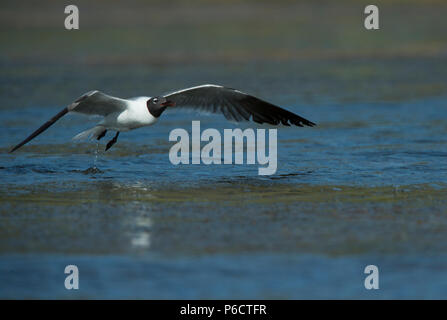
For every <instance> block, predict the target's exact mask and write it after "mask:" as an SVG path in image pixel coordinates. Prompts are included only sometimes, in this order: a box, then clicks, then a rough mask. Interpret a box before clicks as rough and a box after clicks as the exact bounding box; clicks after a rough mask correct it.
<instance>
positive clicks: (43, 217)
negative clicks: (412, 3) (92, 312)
mask: <svg viewBox="0 0 447 320" xmlns="http://www.w3.org/2000/svg"><path fill="white" fill-rule="evenodd" d="M327 5H328V4H327ZM48 6H50V7H48V8H46V7H44V8H46V9H47V10H46V11H45V12H51V8H52V7H51V5H48ZM115 6H118V5H115ZM232 6H233V5H229V6H226V5H222V8H221V9H222V10H221V11H220V12H221V14H222V16H221V17H220V18H218V19H216V21H213V22H210V21H207V22H206V23H208V24H209V25H207V27H209V28H205V29H203V28H200V25H196V24H197V23H202V22H199V21H202V20H201V19H192V18H191V17H196V15H199V16H201V17H202V16H208V15H205V14H204V13H203V12H201V10H204V11H206V12H207V14H208V13H209V12H213V11H212V10H211V11H209V10H210V9H209V8H207V7H206V6H205V8H202V7H200V9H197V10H198V11H197V12H196V11H186V13H185V15H186V16H185V17H184V18H185V19H186V20H185V21H182V20H181V21H180V22H176V23H174V22H172V23H173V24H172V25H171V24H170V25H169V27H168V28H164V29H163V31H160V32H162V33H164V35H166V37H162V38H163V39H171V40H172V39H178V42H176V41H169V42H166V40H160V41H161V44H160V46H162V47H163V46H164V47H165V48H166V47H167V48H169V49H170V50H169V52H168V53H167V54H166V55H160V54H159V53H158V51H157V50H159V49H157V48H158V47H156V48H152V47H151V45H150V41H145V42H143V43H142V42H139V41H133V40H132V39H134V38H135V39H141V37H143V34H141V33H144V32H143V31H142V30H143V29H144V28H143V27H141V26H139V25H138V24H137V26H133V25H132V24H130V25H131V26H132V27H129V29H125V30H124V31H120V32H122V34H121V33H117V32H115V31H116V30H115V29H113V28H114V27H111V26H108V25H107V23H106V24H105V29H104V30H103V29H98V30H97V32H100V33H101V34H102V35H103V36H104V37H105V40H104V39H103V38H101V37H99V38H101V39H103V40H100V41H103V43H102V45H101V46H98V45H97V43H96V41H94V40H95V39H97V38H98V37H94V38H91V37H88V36H87V35H88V31H85V30H79V32H80V33H79V36H73V37H72V38H70V39H71V41H73V44H71V43H66V42H65V41H66V39H65V40H61V38H59V33H58V32H57V31H49V30H47V29H45V28H44V27H36V26H34V28H35V29H31V28H28V29H27V30H28V31H29V33H28V34H25V33H24V32H23V31H22V30H21V29H20V28H17V29H14V35H15V37H11V36H10V35H6V34H1V38H0V40H1V41H3V43H5V42H4V41H8V42H11V41H12V43H13V44H14V46H12V47H8V48H5V50H4V51H3V53H2V54H1V56H0V58H1V65H2V72H1V74H0V81H1V83H2V85H3V88H2V91H1V92H0V102H1V103H0V284H1V286H0V297H1V298H68V299H70V298H186V299H195V298H253V299H255V298H286V299H290V298H362V299H363V298H365V299H376V298H447V287H446V286H447V281H446V280H447V278H446V276H445V269H446V265H447V255H446V254H447V246H446V243H447V241H446V234H447V216H446V213H447V210H446V202H447V201H446V197H445V194H446V191H447V161H446V159H447V149H446V142H447V138H446V137H447V108H446V104H447V91H446V90H445V88H446V85H447V78H446V77H445V74H446V71H447V70H446V66H447V63H446V62H447V61H446V57H445V54H443V53H442V52H445V51H442V50H441V49H442V48H445V44H444V42H441V40H439V39H443V37H444V35H443V34H442V37H441V36H440V35H439V33H437V32H436V31H435V30H438V29H439V30H445V28H443V26H444V24H445V22H443V21H444V19H443V18H442V17H440V16H438V14H437V12H441V11H442V10H435V9H434V8H432V9H430V8H429V7H425V6H422V7H409V8H408V11H407V12H409V14H410V16H411V14H412V13H414V14H415V12H419V10H426V11H427V12H428V13H430V14H431V16H430V17H431V20H432V21H431V22H429V21H425V23H426V25H432V26H433V28H432V29H430V28H428V29H427V28H426V27H424V28H423V30H422V29H421V30H419V29H414V30H413V32H410V31H411V30H410V31H409V32H410V33H411V34H414V35H415V36H414V39H407V38H405V37H403V36H402V35H401V34H400V33H399V32H400V31H399V30H400V29H398V28H393V29H392V30H393V31H392V32H389V33H385V32H384V33H382V34H377V33H376V34H374V36H373V37H372V39H369V40H368V41H367V42H364V41H363V40H362V39H363V38H361V37H360V36H358V37H355V36H354V34H353V33H355V32H357V31H355V30H357V29H355V28H354V27H353V25H352V24H353V23H354V22H353V20H352V21H351V20H349V19H347V20H346V24H343V23H342V24H341V25H340V28H341V29H339V31H338V32H341V33H342V34H350V35H351V38H349V37H348V38H344V37H341V38H340V39H345V40H344V41H347V42H343V41H342V40H340V41H341V42H336V41H335V40H333V39H334V38H333V36H334V34H333V32H335V31H333V30H334V28H329V26H327V25H326V24H325V22H324V21H326V20H324V19H322V18H321V17H323V16H321V17H320V15H319V13H318V12H320V11H318V10H319V9H320V7H318V6H317V7H315V8H314V7H313V6H314V5H312V4H307V5H302V6H301V5H300V10H297V11H295V14H291V13H290V14H289V11H290V10H289V9H288V8H289V7H287V6H280V7H275V10H277V11H275V12H279V13H281V15H280V16H281V17H282V20H281V21H282V22H281V23H279V22H278V21H277V23H276V24H273V25H272V26H271V30H270V31H269V32H267V31H266V29H265V28H264V29H260V30H257V28H256V27H254V26H257V23H260V22H258V21H265V19H259V17H265V15H267V13H268V12H271V11H269V10H266V11H263V10H262V8H263V6H267V7H268V6H269V5H268V4H263V5H259V7H256V8H257V9H256V10H254V11H252V10H251V9H250V8H251V7H250V6H248V7H247V6H245V5H240V4H239V5H237V4H236V5H234V6H239V7H238V8H239V10H237V11H236V12H240V15H241V16H240V17H239V16H238V17H236V18H234V17H233V16H231V15H230V14H229V13H228V12H234V10H233V9H234V8H233V7H232ZM113 8H114V7H113V6H112V7H111V9H110V10H112V11H111V14H112V16H113V12H115V11H113V10H114V9H113ZM312 8H313V9H315V10H314V11H312V10H311V9H312ZM342 8H343V9H346V8H348V9H349V10H348V11H343V12H344V14H347V15H348V14H349V13H352V10H354V9H352V8H353V7H352V5H346V4H344V5H342ZM342 8H338V7H337V6H335V7H334V8H332V9H333V10H335V11H334V12H337V10H341V9H342ZM118 9H119V8H118ZM248 9H250V10H249V11H247V10H248ZM268 9H271V8H270V7H268ZM316 9H318V10H316ZM389 9H390V10H392V11H391V12H394V14H395V17H396V19H397V20H399V19H400V22H402V20H405V19H406V18H405V17H403V16H400V15H398V13H397V12H400V10H397V8H396V7H394V6H391V7H390V8H389ZM42 10H43V9H42ZM91 10H92V11H91V14H92V16H95V15H94V12H95V11H94V10H95V9H94V8H92V9H91ZM157 10H159V11H160V10H161V11H163V10H164V9H163V7H161V8H159V7H157ZM207 10H208V11H207ZM226 10H228V12H227V11H226ZM244 10H245V11H244ZM308 10H311V11H312V12H313V13H312V14H313V15H316V17H317V18H318V17H320V19H312V20H315V21H320V22H321V21H323V22H322V25H319V27H318V28H319V29H318V28H317V29H314V30H315V32H316V33H315V39H310V38H308V35H306V33H305V32H304V31H300V30H301V29H299V28H298V26H300V25H301V23H305V24H306V25H307V24H312V23H314V22H310V21H307V18H306V17H307V16H308V12H309V11H308ZM393 10H395V11H393ZM136 11H141V12H143V10H136ZM136 11H135V12H134V13H135V15H136V17H138V13H137V12H136ZM84 12H85V11H84ZM151 12H153V10H152V11H151ZM156 12H158V11H156ZM249 12H252V13H250V14H249ZM298 12H301V13H300V14H298ZM324 12H325V11H324V10H323V13H324ZM424 12H425V11H424ZM159 13H160V12H159ZM323 13H321V14H323ZM326 13H327V12H326ZM29 14H32V13H29ZM42 14H43V13H42ZM88 14H89V13H87V16H86V18H85V19H86V20H85V21H86V23H87V25H88V26H90V27H89V28H95V25H94V24H93V22H92V21H93V20H89V16H88ZM176 14H178V15H180V14H179V13H176ZM252 14H254V15H255V16H252ZM131 16H132V15H129V17H131ZM180 16H181V15H180ZM230 16H231V17H232V18H231V19H232V21H233V22H234V24H233V26H232V27H231V28H223V27H222V26H223V25H224V24H225V23H226V21H227V18H228V19H229V17H230ZM132 17H133V16H132ZM222 17H223V18H222ZM225 17H226V18H225ZM269 17H270V15H269ZM300 17H301V18H300ZM325 17H326V16H325ZM424 17H425V15H424ZM295 18H296V19H297V20H296V19H295ZM326 18H327V17H326ZM101 19H104V18H101ZM135 19H137V18H135ZM154 19H155V20H150V21H151V23H154V24H155V25H158V24H161V25H163V23H165V22H163V21H161V20H157V19H156V18H154ZM239 19H240V20H239ZM247 19H248V20H247ZM250 19H252V20H250ZM273 19H275V18H274V17H273ZM300 19H301V20H300ZM424 19H425V18H424ZM4 21H6V22H2V23H8V21H9V20H4ZM26 21H27V22H26V23H30V24H32V23H34V22H33V21H35V20H31V19H30V20H28V19H27V20H26ZM89 21H90V23H92V24H91V25H89ZM115 21H116V20H115ZM119 21H120V22H119V23H128V22H125V21H124V22H122V21H121V20H119ZM144 21H146V20H144ZM154 21H155V22H154ZM174 21H175V20H174ZM247 21H248V22H247ZM275 21H276V20H275ZM306 21H307V22H306ZM393 21H394V20H393ZM132 22H133V20H132ZM10 23H12V22H10ZM145 23H146V22H145ZM147 23H149V22H147ZM204 23H205V22H204ZM246 23H248V24H246ZM390 23H391V22H390ZM396 23H397V22H396ZM430 23H431V24H430ZM418 26H419V27H420V28H422V27H421V26H422V24H418V25H415V24H410V27H411V28H418ZM326 27H327V28H326ZM107 28H109V29H107ZM89 30H90V32H91V30H92V29H89ZM95 30H96V29H95ZM179 30H182V32H183V34H182V35H183V36H179V35H178V34H177V32H179ZM241 30H243V32H242V33H240V31H241ZM293 30H295V31H293ZM330 30H332V31H330ZM340 30H342V31H340ZM112 31H113V32H112ZM292 31H293V32H292ZM326 31H327V34H326ZM48 32H49V35H51V37H53V38H52V39H58V40H57V41H54V43H53V42H51V41H49V40H48V38H45V37H43V38H41V37H39V35H40V34H47V33H48ZM83 32H85V33H83ZM238 32H239V33H238ZM294 32H295V33H294ZM358 32H360V33H361V32H364V31H358ZM439 32H441V31H439ZM197 34H198V35H200V36H201V37H202V38H203V39H205V40H207V41H208V42H207V43H208V44H209V46H208V47H207V48H206V49H204V52H202V51H200V50H199V51H200V54H198V53H197V52H198V51H197V50H198V49H199V48H202V47H203V46H202V45H199V44H196V43H195V42H194V41H193V40H194V39H195V38H194V37H195V36H196V35H197ZM216 34H218V35H219V37H218V38H215V35H216ZM291 34H294V35H295V36H296V37H297V39H300V40H301V41H299V42H297V43H295V42H290V41H289V40H288V38H287V37H289V36H290V35H291ZM361 34H362V35H363V33H361ZM144 36H146V34H144ZM51 37H50V38H51ZM66 37H71V36H70V35H68V34H67V35H66ZM108 37H110V39H112V38H114V37H122V40H123V41H124V43H125V44H126V46H123V47H122V48H121V47H120V48H119V49H117V48H114V47H113V46H112V44H110V42H109V41H106V40H107V39H109V38H108ZM133 37H134V38H133ZM147 37H154V35H153V34H147ZM172 37H174V38H172ZM175 37H177V38H175ZM34 39H41V40H42V42H43V43H42V42H39V44H38V45H37V44H34V42H33V41H34ZM185 39H186V40H185ZM187 39H189V40H191V41H193V43H194V45H193V46H192V47H187V44H186V43H185V41H187ZM216 39H221V41H222V42H219V41H217V40H216ZM230 39H232V41H230ZM247 39H250V40H249V41H248V40H247ZM396 39H398V40H396ZM427 39H428V40H427ZM25 40H26V41H25ZM423 40H424V41H423ZM429 40H430V41H429ZM246 41H248V42H247V43H245V42H246ZM306 41H307V42H306ZM396 41H397V42H396ZM25 43H27V44H26V45H25ZM60 43H64V44H65V45H64V46H62V47H61V48H59V47H57V45H58V44H60ZM299 43H301V44H303V45H304V44H307V45H308V47H307V49H305V48H304V49H305V50H304V52H303V51H301V49H302V48H301V47H299ZM328 43H329V44H330V45H328ZM422 44H424V46H425V47H424V48H425V49H424V50H426V51H421V50H420V46H421V45H422ZM81 45H82V47H83V48H85V50H83V51H82V52H79V50H78V51H76V49H75V47H79V46H81ZM34 46H35V47H34ZM326 46H329V47H330V50H329V51H321V50H320V49H328V48H326ZM24 47H26V48H37V49H36V51H33V53H34V54H35V55H34V56H31V55H27V54H26V53H23V48H24ZM376 47H380V48H382V50H384V51H374V50H376V49H375V48H376ZM20 48H22V49H20ZM185 48H186V49H185ZM253 48H258V49H259V48H264V49H265V50H264V49H262V50H261V49H259V50H258V53H257V56H256V59H252V54H253V52H252V50H253ZM439 48H441V49H439ZM70 49H71V50H74V51H73V52H77V53H76V54H75V55H74V56H70V52H71V51H70ZM115 49H116V50H115ZM276 49H280V50H279V52H278V50H276ZM39 50H43V51H39ZM306 50H310V51H306ZM347 51H348V52H349V54H347V55H346V52H347ZM39 52H41V53H42V54H40V53H39ZM185 52H186V53H185ZM323 52H325V53H324V54H323ZM421 52H422V53H421ZM427 52H428V53H429V54H428V53H427ZM187 53H189V54H190V55H189V56H188V55H187ZM66 55H68V57H69V58H66ZM185 55H186V56H188V57H190V58H189V59H185ZM146 56H148V57H150V59H147V60H146V58H141V59H140V58H139V57H146ZM95 57H96V58H95ZM98 57H100V58H102V57H104V59H100V58H98ZM64 59H67V60H64ZM98 59H99V60H98ZM123 79H125V81H123ZM200 83H218V84H224V85H228V86H231V87H235V88H239V89H241V90H243V91H246V92H250V93H252V94H255V95H258V96H260V97H261V98H264V99H266V100H269V101H271V102H274V103H276V104H278V105H281V106H284V107H285V108H287V109H289V110H291V111H293V112H296V113H297V114H299V115H301V116H303V117H305V118H307V119H309V120H311V121H314V122H316V123H317V124H318V126H316V127H314V128H296V127H295V128H288V127H287V128H286V127H284V128H280V129H278V170H277V173H276V174H275V175H272V176H259V175H258V166H257V165H208V166H207V165H203V164H201V165H189V166H187V165H183V166H182V165H180V166H174V165H172V164H171V163H170V162H169V158H168V153H169V149H170V147H171V146H172V145H173V143H172V142H169V141H168V136H169V133H170V131H171V130H172V129H174V128H184V129H186V130H188V131H189V132H190V131H191V121H192V120H200V121H201V129H202V131H203V130H205V129H206V128H217V129H218V130H220V131H221V132H223V129H224V128H235V127H242V128H246V127H255V126H253V125H251V124H249V125H241V126H239V125H235V124H232V123H228V122H227V121H226V120H225V119H224V118H223V117H222V116H217V115H214V116H206V115H198V114H196V113H181V114H180V113H179V114H177V113H172V112H171V113H166V114H163V116H162V119H161V121H160V122H159V123H157V124H156V125H154V126H153V127H150V128H142V129H138V130H135V131H132V132H128V133H122V134H121V135H120V137H119V139H118V142H117V144H115V145H114V146H113V148H111V149H110V150H109V151H107V152H104V148H105V144H106V142H107V141H108V140H109V139H111V138H112V137H113V135H112V134H113V133H110V132H109V133H108V135H107V136H106V137H105V138H104V139H103V140H101V142H100V143H99V144H98V143H97V142H96V141H92V142H86V143H78V142H73V141H71V138H72V137H73V136H74V135H76V134H77V133H79V132H80V131H83V130H85V129H87V128H89V127H90V126H92V125H93V124H94V123H95V121H97V119H92V118H89V117H83V116H79V115H67V116H66V117H64V118H63V119H61V120H60V121H59V122H57V123H56V124H55V125H54V126H53V127H51V128H50V129H49V130H48V131H46V132H45V133H44V134H42V135H40V136H39V137H38V138H36V139H35V140H33V141H32V142H31V143H29V144H28V145H26V146H25V147H23V148H22V149H19V150H18V151H16V152H15V153H13V154H8V153H7V151H8V150H9V148H10V147H11V146H13V145H14V144H16V143H18V142H19V141H21V140H22V139H23V138H24V137H26V136H27V135H28V134H29V133H31V132H32V131H33V130H34V129H35V128H37V127H38V126H39V125H40V124H42V123H43V122H44V121H46V120H47V119H49V118H50V117H51V116H53V115H54V114H56V113H57V112H58V111H59V110H60V109H61V108H62V106H64V105H66V104H67V103H70V102H71V101H72V100H74V99H75V98H76V97H78V96H79V95H81V94H82V93H84V92H86V91H89V90H92V89H100V90H103V91H105V92H107V93H110V94H113V95H118V96H123V97H130V96H136V95H157V94H160V93H163V92H165V91H168V90H171V89H178V88H182V87H187V86H192V85H197V84H200ZM255 128H256V127H255ZM68 264H76V265H77V266H78V267H79V269H80V279H81V280H80V281H81V282H80V290H78V291H67V290H65V289H64V286H63V283H64V279H65V274H64V273H63V271H64V267H65V266H66V265H68ZM369 264H375V265H377V266H378V267H379V270H380V290H378V291H368V290H365V288H364V286H363V280H364V277H365V274H364V273H363V270H364V268H365V266H366V265H369Z"/></svg>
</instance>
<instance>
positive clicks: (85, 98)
mask: <svg viewBox="0 0 447 320" xmlns="http://www.w3.org/2000/svg"><path fill="white" fill-rule="evenodd" d="M126 107H127V104H126V101H125V100H124V99H120V98H116V97H112V96H109V95H108V94H105V93H102V92H101V91H97V90H94V91H90V92H87V93H86V94H84V95H82V96H81V97H79V98H78V99H77V100H76V101H75V102H73V103H72V104H71V105H69V106H68V107H67V109H68V111H69V112H70V111H71V112H77V113H83V114H90V115H100V116H107V115H109V114H111V113H114V112H122V111H124V110H126Z"/></svg>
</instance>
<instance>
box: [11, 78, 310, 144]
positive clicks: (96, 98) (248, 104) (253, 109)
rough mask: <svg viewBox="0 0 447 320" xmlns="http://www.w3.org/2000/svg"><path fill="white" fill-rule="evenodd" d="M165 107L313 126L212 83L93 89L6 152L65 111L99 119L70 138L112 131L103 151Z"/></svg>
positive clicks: (154, 119) (96, 136)
mask: <svg viewBox="0 0 447 320" xmlns="http://www.w3.org/2000/svg"><path fill="white" fill-rule="evenodd" d="M167 108H170V109H175V110H182V109H194V110H198V111H205V112H208V113H220V114H223V115H224V116H225V118H226V119H228V120H230V121H236V122H240V121H250V120H252V121H254V122H257V123H267V124H271V125H279V124H283V125H286V126H290V125H296V126H299V127H303V126H310V127H312V126H314V125H315V123H313V122H311V121H309V120H306V119H304V118H302V117H300V116H298V115H296V114H294V113H292V112H290V111H287V110H285V109H283V108H280V107H278V106H275V105H273V104H271V103H269V102H266V101H264V100H261V99H259V98H256V97H254V96H252V95H249V94H246V93H244V92H241V91H239V90H236V89H231V88H226V87H222V86H218V85H213V84H205V85H201V86H196V87H192V88H187V89H182V90H178V91H174V92H171V93H168V94H166V95H162V96H157V97H137V98H132V99H121V98H117V97H112V96H109V95H107V94H105V93H103V92H100V91H97V90H95V91H90V92H88V93H86V94H84V95H83V96H81V97H80V98H78V99H77V100H76V101H75V102H73V103H72V104H70V105H69V106H68V107H65V108H64V109H63V110H62V111H60V112H59V113H58V114H56V115H55V116H54V117H53V118H51V119H50V120H48V121H47V122H45V123H44V124H43V125H42V126H41V127H40V128H39V129H37V130H36V131H34V132H33V133H32V134H31V135H30V136H29V137H28V138H26V139H25V140H23V141H22V142H20V143H19V144H18V145H16V146H15V147H14V148H12V149H11V150H10V151H9V152H14V151H15V150H17V149H18V148H20V147H21V146H23V145H24V144H26V143H28V142H29V141H31V140H32V139H34V138H35V137H37V136H38V135H39V134H41V133H42V132H44V131H45V130H47V129H48V128H49V127H50V126H51V125H53V124H54V123H55V122H56V121H57V120H59V119H60V118H62V117H63V116H64V115H66V114H67V113H69V112H75V113H82V114H86V115H99V116H102V117H103V119H102V120H101V121H100V122H99V123H98V124H96V126H94V127H93V128H91V129H89V130H86V131H83V132H81V133H79V134H78V135H77V136H75V137H74V139H85V138H88V137H91V138H93V139H97V140H100V139H101V138H103V137H104V136H105V135H106V133H107V131H108V130H110V131H116V134H115V136H114V137H113V139H112V140H110V141H109V142H108V143H107V145H106V151H107V150H108V149H110V148H111V147H112V146H113V145H114V144H115V143H116V141H117V139H118V136H119V134H120V132H122V131H129V130H133V129H137V128H140V127H145V126H150V125H152V124H154V123H155V122H157V120H158V119H159V118H160V116H161V114H162V113H163V111H165V110H166V109H167Z"/></svg>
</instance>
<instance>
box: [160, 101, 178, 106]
mask: <svg viewBox="0 0 447 320" xmlns="http://www.w3.org/2000/svg"><path fill="white" fill-rule="evenodd" d="M161 106H162V107H175V102H174V101H169V100H167V101H166V102H165V103H162V104H161Z"/></svg>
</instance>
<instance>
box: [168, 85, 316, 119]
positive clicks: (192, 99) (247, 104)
mask: <svg viewBox="0 0 447 320" xmlns="http://www.w3.org/2000/svg"><path fill="white" fill-rule="evenodd" d="M164 97H165V98H166V99H167V100H169V101H173V102H175V104H176V107H177V108H190V109H196V110H199V111H200V110H201V111H206V112H212V113H221V114H223V115H224V116H225V118H227V119H228V120H233V121H237V122H239V121H249V120H253V121H254V122H257V123H268V124H272V125H278V124H280V123H281V124H283V125H286V126H290V125H291V124H293V125H296V126H299V127H302V126H310V127H312V126H314V125H315V123H313V122H311V121H309V120H307V119H304V118H302V117H300V116H298V115H296V114H294V113H292V112H290V111H287V110H285V109H283V108H280V107H278V106H275V105H274V104H271V103H269V102H267V101H264V100H261V99H259V98H256V97H254V96H251V95H249V94H246V93H244V92H241V91H239V90H236V89H231V88H226V87H222V86H218V85H213V84H205V85H201V86H197V87H192V88H187V89H183V90H179V91H175V92H172V93H169V94H166V95H164Z"/></svg>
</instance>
